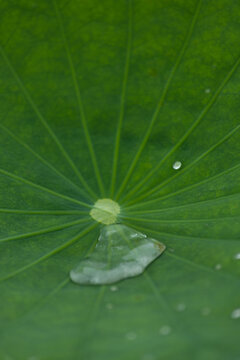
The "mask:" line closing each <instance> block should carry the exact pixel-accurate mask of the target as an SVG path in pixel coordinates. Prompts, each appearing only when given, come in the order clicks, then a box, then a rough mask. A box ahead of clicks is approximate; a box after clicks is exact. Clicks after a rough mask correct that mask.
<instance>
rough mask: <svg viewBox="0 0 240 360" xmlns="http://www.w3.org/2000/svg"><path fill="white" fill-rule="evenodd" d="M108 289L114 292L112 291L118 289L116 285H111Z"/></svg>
mask: <svg viewBox="0 0 240 360" xmlns="http://www.w3.org/2000/svg"><path fill="white" fill-rule="evenodd" d="M110 290H111V291H113V292H114V291H118V287H117V286H111V287H110Z"/></svg>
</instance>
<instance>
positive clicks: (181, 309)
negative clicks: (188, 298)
mask: <svg viewBox="0 0 240 360" xmlns="http://www.w3.org/2000/svg"><path fill="white" fill-rule="evenodd" d="M176 309H177V311H184V310H185V309H186V305H185V304H178V305H177V307H176Z"/></svg>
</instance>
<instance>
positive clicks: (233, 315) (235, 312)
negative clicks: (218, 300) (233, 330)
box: [231, 308, 240, 319]
mask: <svg viewBox="0 0 240 360" xmlns="http://www.w3.org/2000/svg"><path fill="white" fill-rule="evenodd" d="M231 318H232V319H239V318H240V308H239V309H235V310H233V312H232V313H231Z"/></svg>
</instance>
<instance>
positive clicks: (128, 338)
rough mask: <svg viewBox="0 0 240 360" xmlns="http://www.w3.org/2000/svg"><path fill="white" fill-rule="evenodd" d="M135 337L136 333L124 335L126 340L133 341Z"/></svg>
mask: <svg viewBox="0 0 240 360" xmlns="http://www.w3.org/2000/svg"><path fill="white" fill-rule="evenodd" d="M136 337H137V335H136V333H135V332H132V331H131V332H129V333H127V334H126V338H127V340H135V339H136Z"/></svg>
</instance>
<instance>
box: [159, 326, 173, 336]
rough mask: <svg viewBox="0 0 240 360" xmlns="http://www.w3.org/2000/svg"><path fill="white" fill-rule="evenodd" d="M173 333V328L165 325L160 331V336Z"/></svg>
mask: <svg viewBox="0 0 240 360" xmlns="http://www.w3.org/2000/svg"><path fill="white" fill-rule="evenodd" d="M170 332H171V328H170V326H168V325H163V326H162V327H161V328H160V329H159V333H160V335H169V334H170Z"/></svg>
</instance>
